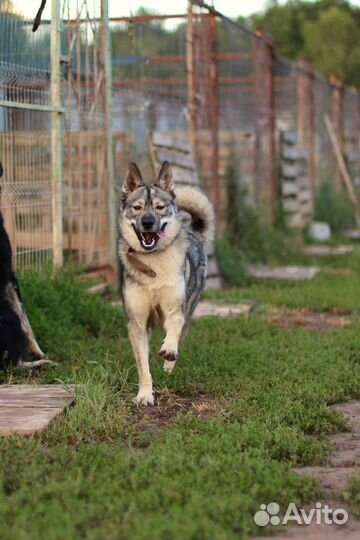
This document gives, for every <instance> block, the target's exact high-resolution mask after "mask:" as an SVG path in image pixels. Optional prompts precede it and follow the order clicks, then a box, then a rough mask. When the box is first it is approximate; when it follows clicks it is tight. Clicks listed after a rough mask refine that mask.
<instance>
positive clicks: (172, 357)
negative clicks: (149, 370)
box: [159, 348, 178, 364]
mask: <svg viewBox="0 0 360 540" xmlns="http://www.w3.org/2000/svg"><path fill="white" fill-rule="evenodd" d="M159 355H160V356H162V357H163V358H165V360H167V361H168V362H173V364H175V362H176V360H177V358H178V353H177V352H176V351H168V350H167V349H163V348H161V349H160V351H159Z"/></svg>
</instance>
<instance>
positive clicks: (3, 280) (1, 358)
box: [0, 163, 52, 369]
mask: <svg viewBox="0 0 360 540" xmlns="http://www.w3.org/2000/svg"><path fill="white" fill-rule="evenodd" d="M2 174H3V168H2V165H1V163H0V177H1V176H2ZM29 352H30V353H31V354H32V355H33V356H34V358H36V361H35V362H27V361H26V360H27V358H28V353H29ZM49 363H52V362H51V361H50V360H47V359H46V358H45V355H44V353H43V352H42V350H41V349H40V347H39V345H38V344H37V342H36V339H35V336H34V334H33V331H32V329H31V326H30V323H29V320H28V318H27V315H26V311H25V308H24V305H23V303H22V300H21V295H20V289H19V284H18V282H17V279H16V276H15V273H14V271H13V267H12V250H11V244H10V240H9V237H8V234H7V232H6V230H5V227H4V219H3V216H2V214H1V212H0V369H5V368H6V367H7V366H9V365H12V366H17V365H19V366H23V367H37V366H41V365H43V364H49Z"/></svg>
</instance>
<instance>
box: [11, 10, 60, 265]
mask: <svg viewBox="0 0 360 540" xmlns="http://www.w3.org/2000/svg"><path fill="white" fill-rule="evenodd" d="M31 27H32V17H31V11H30V13H29V12H27V13H25V12H24V11H23V8H22V9H20V8H19V6H18V5H17V2H16V1H13V2H11V3H10V2H6V1H5V2H2V3H1V12H0V161H1V162H2V164H3V169H4V176H3V178H2V179H1V211H2V213H3V215H4V220H5V226H6V228H7V230H8V232H9V236H10V239H11V242H12V246H13V251H14V259H15V260H14V262H15V265H16V266H17V267H28V266H30V265H31V266H35V267H39V266H40V265H42V264H43V263H44V262H46V261H49V260H51V256H52V213H51V195H52V190H51V151H50V131H49V128H50V113H49V107H50V101H51V96H50V71H49V66H50V28H49V25H48V24H44V25H42V26H41V28H40V29H39V31H38V32H37V33H36V34H34V33H32V32H31Z"/></svg>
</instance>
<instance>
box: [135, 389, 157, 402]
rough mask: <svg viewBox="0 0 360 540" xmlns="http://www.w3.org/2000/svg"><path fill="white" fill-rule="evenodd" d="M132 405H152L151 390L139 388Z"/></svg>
mask: <svg viewBox="0 0 360 540" xmlns="http://www.w3.org/2000/svg"><path fill="white" fill-rule="evenodd" d="M134 403H136V405H154V395H153V392H152V388H149V387H143V388H140V389H139V391H138V394H137V396H136V397H135V398H134Z"/></svg>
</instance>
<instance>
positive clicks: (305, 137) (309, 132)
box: [297, 58, 316, 198]
mask: <svg viewBox="0 0 360 540" xmlns="http://www.w3.org/2000/svg"><path fill="white" fill-rule="evenodd" d="M298 68H299V69H298V77H297V133H298V136H299V143H300V145H301V146H302V147H303V148H305V149H306V150H308V152H309V176H310V185H311V190H312V196H313V198H314V195H315V189H316V186H315V182H316V171H315V98H314V71H313V67H312V64H311V62H309V61H308V60H306V59H305V58H300V59H299V61H298Z"/></svg>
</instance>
